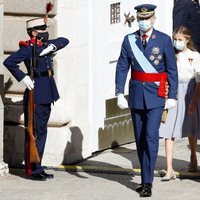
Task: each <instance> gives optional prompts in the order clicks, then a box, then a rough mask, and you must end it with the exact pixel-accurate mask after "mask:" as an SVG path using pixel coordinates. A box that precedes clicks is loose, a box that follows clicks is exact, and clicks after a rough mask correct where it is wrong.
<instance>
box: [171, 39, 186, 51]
mask: <svg viewBox="0 0 200 200" xmlns="http://www.w3.org/2000/svg"><path fill="white" fill-rule="evenodd" d="M174 47H175V48H176V49H177V50H179V51H182V50H183V49H184V48H185V42H184V41H176V40H174Z"/></svg>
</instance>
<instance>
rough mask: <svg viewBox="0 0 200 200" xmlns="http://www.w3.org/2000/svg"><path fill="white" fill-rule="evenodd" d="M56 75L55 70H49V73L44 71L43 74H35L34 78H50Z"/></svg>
mask: <svg viewBox="0 0 200 200" xmlns="http://www.w3.org/2000/svg"><path fill="white" fill-rule="evenodd" d="M53 75H54V72H53V70H48V71H43V72H34V76H36V77H41V76H42V77H44V76H48V77H52V76H53Z"/></svg>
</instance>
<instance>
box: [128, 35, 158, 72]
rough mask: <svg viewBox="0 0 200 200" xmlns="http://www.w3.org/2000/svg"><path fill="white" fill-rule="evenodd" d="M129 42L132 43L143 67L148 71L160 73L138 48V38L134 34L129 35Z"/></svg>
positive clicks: (133, 49) (136, 56)
mask: <svg viewBox="0 0 200 200" xmlns="http://www.w3.org/2000/svg"><path fill="white" fill-rule="evenodd" d="M128 39H129V43H130V45H131V49H132V52H133V54H134V56H135V58H136V60H137V61H138V63H139V64H140V66H141V68H142V69H143V71H144V72H146V73H158V72H157V71H156V70H155V68H154V67H153V66H152V65H151V63H150V62H149V61H148V60H147V58H146V57H145V56H144V54H143V52H142V51H141V50H140V49H139V48H138V46H137V45H136V43H135V42H136V38H135V35H134V34H130V35H128Z"/></svg>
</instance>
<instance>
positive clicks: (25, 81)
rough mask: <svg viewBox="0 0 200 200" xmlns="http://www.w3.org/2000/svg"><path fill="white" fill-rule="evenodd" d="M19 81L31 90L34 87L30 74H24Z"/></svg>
mask: <svg viewBox="0 0 200 200" xmlns="http://www.w3.org/2000/svg"><path fill="white" fill-rule="evenodd" d="M21 82H22V83H23V84H24V85H25V86H26V87H27V88H28V89H29V90H32V89H33V88H34V82H33V81H32V80H31V78H30V76H27V75H26V76H25V77H24V78H23V79H22V80H21Z"/></svg>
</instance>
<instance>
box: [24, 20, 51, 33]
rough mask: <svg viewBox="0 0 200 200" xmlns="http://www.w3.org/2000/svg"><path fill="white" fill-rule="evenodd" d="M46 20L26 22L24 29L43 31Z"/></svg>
mask: <svg viewBox="0 0 200 200" xmlns="http://www.w3.org/2000/svg"><path fill="white" fill-rule="evenodd" d="M46 23H47V19H46V18H45V17H40V18H33V19H30V20H28V21H26V29H41V30H45V29H46V27H47V24H46Z"/></svg>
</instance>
